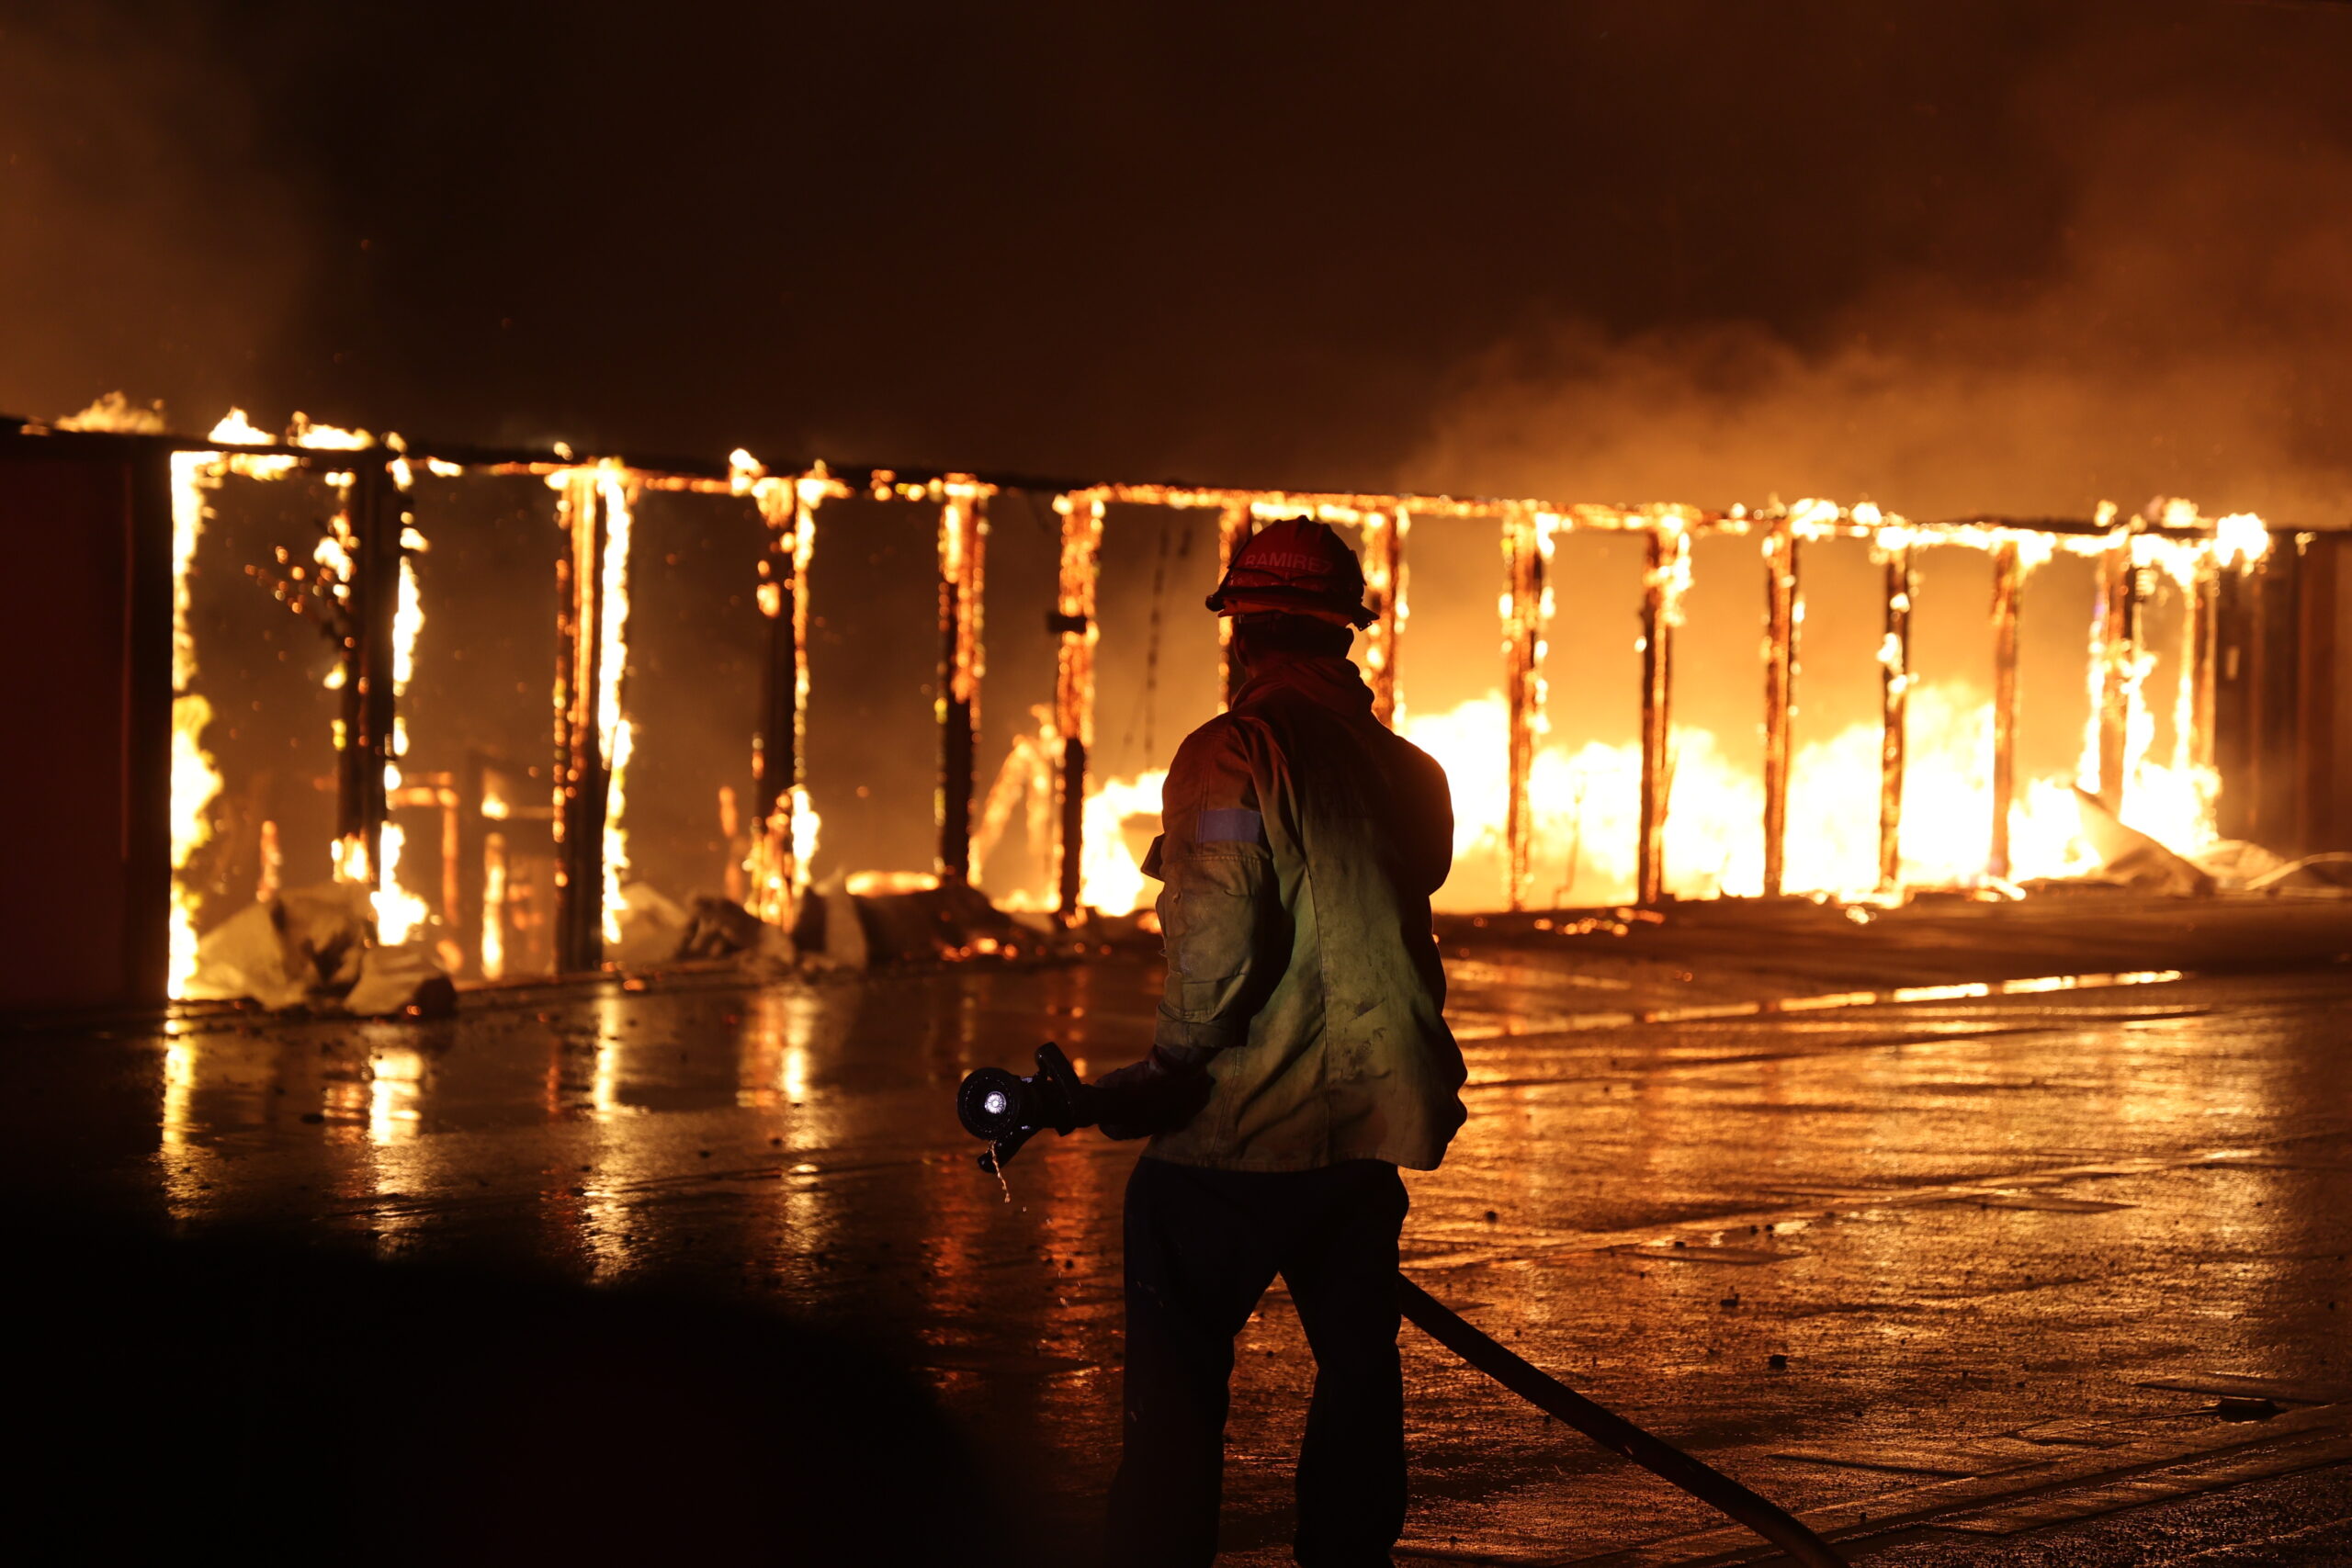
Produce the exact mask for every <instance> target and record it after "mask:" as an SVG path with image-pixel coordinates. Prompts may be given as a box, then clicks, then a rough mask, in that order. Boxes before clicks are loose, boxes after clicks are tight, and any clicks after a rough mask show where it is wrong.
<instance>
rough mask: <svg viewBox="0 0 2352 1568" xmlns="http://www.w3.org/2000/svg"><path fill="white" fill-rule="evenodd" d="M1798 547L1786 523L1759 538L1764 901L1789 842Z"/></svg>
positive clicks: (1777, 885)
mask: <svg viewBox="0 0 2352 1568" xmlns="http://www.w3.org/2000/svg"><path fill="white" fill-rule="evenodd" d="M1797 546H1798V541H1797V538H1796V536H1795V535H1794V534H1793V533H1792V532H1791V531H1790V528H1789V523H1788V520H1787V519H1786V518H1781V519H1778V520H1776V521H1775V522H1774V523H1773V524H1772V525H1771V527H1770V531H1769V532H1768V533H1766V535H1765V536H1764V897H1767V898H1774V897H1779V896H1780V892H1781V880H1782V877H1783V875H1784V874H1785V872H1786V870H1787V863H1788V848H1789V845H1788V839H1789V716H1790V712H1791V710H1792V708H1793V707H1794V705H1795V701H1796V673H1797Z"/></svg>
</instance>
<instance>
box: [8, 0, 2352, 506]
mask: <svg viewBox="0 0 2352 1568" xmlns="http://www.w3.org/2000/svg"><path fill="white" fill-rule="evenodd" d="M0 17H6V18H7V19H6V21H5V22H0V155H4V156H5V164H0V289H5V291H6V298H7V299H8V300H9V302H10V303H9V307H8V309H7V310H6V313H5V314H4V315H0V411H6V412H15V413H19V414H24V415H28V416H34V417H42V418H46V417H53V416H56V415H59V414H62V413H66V412H71V411H73V410H74V409H75V408H78V407H80V406H81V405H83V404H84V403H86V402H88V401H89V400H91V399H93V398H94V397H96V396H97V395H98V394H100V393H103V392H106V391H108V390H112V389H121V390H123V391H125V392H127V393H129V394H130V396H132V397H133V398H135V399H137V400H141V401H146V400H153V399H162V400H164V401H165V403H166V404H167V406H168V409H169V412H170V415H171V420H172V423H173V424H174V425H175V427H178V428H184V429H202V428H205V427H207V426H209V423H211V421H212V420H213V419H214V418H215V417H217V416H218V414H219V412H220V411H221V410H223V409H224V408H225V407H226V406H227V405H228V404H229V403H231V402H232V401H234V402H238V403H242V404H243V405H244V406H246V407H247V408H248V409H249V410H251V411H252V412H253V413H254V417H255V418H256V419H257V420H259V421H260V422H261V423H264V424H266V425H273V426H274V425H278V424H282V423H283V422H284V421H285V419H286V418H287V416H288V414H290V412H292V411H294V410H295V409H297V408H300V409H303V410H306V411H307V412H310V413H311V415H312V416H313V417H315V418H319V419H323V420H328V421H331V422H334V423H359V424H365V425H368V426H369V427H371V428H376V429H382V428H384V427H386V426H388V425H389V426H391V427H395V428H399V429H401V430H404V431H408V432H410V433H412V434H424V435H440V436H443V437H445V438H448V439H456V440H471V441H534V442H537V441H546V440H550V439H554V438H558V437H561V438H565V439H568V440H570V441H571V443H573V445H574V446H579V447H581V448H582V449H583V450H587V449H594V448H598V447H613V446H622V447H628V448H631V449H635V450H640V451H654V452H680V453H692V454H696V455H708V456H712V457H716V456H718V455H721V454H723V453H724V452H726V451H727V450H728V449H729V447H731V446H736V445H737V444H739V443H740V444H742V445H746V446H751V447H752V449H753V450H754V451H756V452H758V453H760V454H761V455H763V457H769V458H770V459H771V460H772V461H777V462H782V461H787V460H791V459H794V458H798V457H809V456H820V455H821V456H826V457H832V458H833V459H835V460H836V461H842V462H851V463H858V462H894V463H900V464H907V465H954V466H964V467H975V468H984V469H1000V470H1001V469H1014V470H1020V471H1026V472H1036V473H1042V474H1047V475H1063V476H1071V477H1079V478H1094V477H1114V478H1122V479H1145V478H1159V477H1172V476H1183V477H1188V478H1195V479H1204V480H1212V481H1225V482H1247V483H1288V484H1297V485H1317V486H1333V487H1362V488H1380V487H1386V486H1390V485H1410V486H1414V487H1417V488H1441V487H1443V488H1453V489H1458V490H1463V491H1483V492H1487V493H1497V492H1501V493H1533V494H1540V495H1544V496H1546V497H1549V498H1552V499H1555V500H1580V499H1591V500H1630V499H1652V498H1657V499H1686V500H1691V501H1697V502H1713V503H1720V502H1727V501H1730V500H1733V499H1747V500H1750V501H1760V500H1762V499H1764V498H1765V496H1766V494H1767V493H1770V492H1776V491H1777V492H1780V493H1782V494H1783V495H1786V496H1790V497H1793V496H1794V495H1797V494H1804V493H1825V492H1826V493H1830V494H1834V495H1837V496H1838V497H1840V498H1841V499H1846V500H1852V499H1855V498H1857V497H1858V496H1860V495H1870V496H1872V497H1875V498H1877V499H1880V500H1882V501H1883V502H1885V503H1886V504H1888V505H1890V506H1894V507H1897V508H1901V509H1904V510H1906V511H1909V512H1911V513H1915V514H1924V515H1948V514H1954V513H1962V512H1972V511H1980V510H1982V511H1995V510H2003V509H2006V510H2009V511H2012V512H2071V513H2086V512H2087V511H2088V510H2089V507H2090V505H2091V504H2092V503H2093V502H2095V501H2096V500H2098V499H2099V498H2100V497H2101V496H2106V497H2109V498H2111V499H2116V500H2118V501H2120V502H2123V503H2124V504H2125V505H2126V506H2127V507H2130V506H2136V505H2138V504H2140V503H2141V502H2143V501H2145V500H2146V499H2147V497H2149V496H2150V495H2152V494H2155V493H2160V492H2171V493H2186V494H2189V495H2192V496H2195V497H2197V498H2198V499H2199V500H2201V501H2203V502H2205V503H2206V504H2207V506H2208V508H2209V510H2213V511H2219V510H2224V509H2229V508H2233V507H2239V506H2256V507H2261V508H2264V509H2267V510H2268V511H2269V512H2271V513H2273V514H2274V515H2282V516H2286V517H2290V518H2291V519H2293V520H2298V521H2305V522H2328V523H2340V522H2343V521H2346V520H2347V518H2348V517H2352V434H2347V429H2352V420H2347V417H2346V409H2347V406H2348V402H2352V400H2348V397H2347V395H2352V92H2347V91H2346V82H2347V81H2352V6H2338V5H2330V4H2311V5H2258V4H2232V3H2227V0H2197V3H2187V0H2165V3H2156V0H2111V3H2088V0H2085V3H2074V0H2068V3H2062V4H2053V3H2051V0H2017V3H1987V0H1963V3H1955V4H1944V5H1937V6H1925V5H1912V4H1895V3H1893V0H1879V3H1876V4H1865V3H1859V0H1842V3H1841V0H1814V3H1792V4H1781V5H1773V6H1738V5H1732V4H1727V3H1696V0H1689V3H1686V0H1625V3H1620V4H1598V3H1565V4H1551V5H1533V6H1518V5H1495V6H1393V7H1374V6H1313V7H1301V6H1264V5H1259V6H1201V5H1198V4H1193V5H1186V6H1117V5H1103V4H1100V3H1099V0H1098V3H1096V4H1089V5H1067V6H1053V5H1022V6H945V5H939V6H889V5H866V6H790V5H784V6H777V5H767V6H649V5H638V6H615V5H610V4H605V3H604V0H581V3H579V4H576V5H573V6H568V7H548V6H528V7H526V6H513V5H497V4H475V5H465V6H442V5H435V4H419V3H415V0H410V3H405V4H401V5H390V4H342V5H336V6H317V5H295V4H291V3H254V4H246V5H209V6H207V5H174V4H168V3H150V4H143V5H138V6H130V5H109V4H83V5H77V6H72V7H57V6H26V5H20V4H16V3H15V0H6V4H0Z"/></svg>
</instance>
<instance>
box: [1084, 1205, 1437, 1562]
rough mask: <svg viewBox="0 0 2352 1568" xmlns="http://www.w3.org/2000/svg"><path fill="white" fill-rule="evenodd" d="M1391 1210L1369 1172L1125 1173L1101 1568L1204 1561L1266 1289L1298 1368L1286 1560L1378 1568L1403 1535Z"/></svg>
mask: <svg viewBox="0 0 2352 1568" xmlns="http://www.w3.org/2000/svg"><path fill="white" fill-rule="evenodd" d="M1405 1208H1406V1198H1405V1183H1404V1182H1403V1181H1402V1180H1401V1179H1399V1178H1398V1177H1397V1168H1396V1167H1395V1166H1393V1165H1389V1164H1387V1163H1385V1162H1384V1161H1380V1160H1351V1161H1349V1162H1348V1163H1347V1164H1344V1165H1336V1166H1330V1167H1328V1168H1324V1169H1321V1170H1302V1171H1283V1172H1266V1171H1242V1170H1206V1169H1203V1168H1200V1167H1197V1166H1186V1165H1175V1164H1172V1163H1170V1162H1169V1161H1166V1160H1157V1159H1141V1160H1137V1161H1136V1168H1135V1174H1134V1175H1133V1176H1132V1177H1130V1178H1129V1179H1128V1180H1127V1209H1126V1248H1127V1376H1126V1423H1125V1450H1124V1452H1123V1453H1122V1454H1121V1456H1120V1459H1119V1473H1118V1478H1117V1479H1116V1480H1115V1481H1114V1482H1113V1483H1111V1517H1110V1529H1109V1539H1108V1551H1107V1554H1106V1557H1105V1562H1106V1563H1107V1564H1108V1565H1109V1568H1162V1565H1165V1568H1206V1565H1207V1564H1208V1563H1209V1562H1212V1561H1214V1560H1215V1558H1216V1527H1217V1511H1218V1506H1219V1503H1220V1500H1221V1494H1222V1490H1223V1472H1224V1468H1225V1417H1226V1408H1227V1380H1228V1379H1229V1378H1230V1377H1231V1375H1232V1372H1233V1337H1234V1336H1235V1335H1236V1334H1238V1333H1239V1332H1240V1331H1241V1327H1242V1325H1244V1324H1246V1323H1247V1322H1249V1320H1250V1313H1251V1311H1253V1310H1254V1309H1255V1308H1256V1306H1257V1304H1258V1298H1259V1297H1260V1296H1261V1295H1262V1294H1263V1293H1264V1292H1265V1289H1266V1287H1267V1286H1268V1285H1270V1284H1272V1282H1273V1278H1274V1276H1275V1275H1276V1274H1277V1273H1279V1274H1281V1275H1282V1277H1283V1280H1285V1281H1286V1282H1287V1283H1288V1284H1289V1286H1290V1295H1291V1300H1292V1302H1293V1303H1295V1304H1296V1306H1297V1308H1298V1317H1299V1322H1300V1323H1301V1325H1304V1326H1305V1328H1306V1341H1307V1344H1308V1345H1309V1346H1310V1347H1311V1348H1313V1350H1314V1352H1315V1399H1314V1403H1313V1404H1311V1405H1310V1406H1309V1407H1308V1411H1307V1417H1306V1442H1305V1444H1304V1445H1303V1447H1302V1448H1301V1450H1300V1451H1299V1456H1298V1536H1297V1542H1296V1557H1297V1560H1298V1562H1301V1563H1302V1564H1305V1565H1306V1568H1361V1565H1363V1564H1378V1565H1380V1568H1386V1565H1387V1563H1388V1562H1389V1556H1388V1549H1389V1548H1390V1547H1391V1546H1393V1545H1395V1544H1396V1541H1397V1533H1398V1532H1399V1531H1400V1530H1402V1529H1404V1526H1405V1395H1404V1383H1403V1380H1402V1377H1401V1374H1400V1373H1399V1371H1398V1369H1397V1233H1398V1232H1399V1231H1400V1230H1402V1229H1403V1227H1404V1224H1405Z"/></svg>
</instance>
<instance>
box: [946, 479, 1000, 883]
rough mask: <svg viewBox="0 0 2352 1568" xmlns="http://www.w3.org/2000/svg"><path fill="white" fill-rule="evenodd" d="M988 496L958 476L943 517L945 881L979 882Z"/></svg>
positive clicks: (949, 485)
mask: <svg viewBox="0 0 2352 1568" xmlns="http://www.w3.org/2000/svg"><path fill="white" fill-rule="evenodd" d="M988 532H989V525H988V496H987V494H986V493H985V492H984V491H982V490H981V488H980V486H979V485H978V482H977V481H974V480H971V479H967V478H965V477H963V476H951V477H950V478H949V479H947V480H946V481H945V498H944V501H943V502H941V505H940V511H939V682H938V691H939V697H938V701H937V703H936V704H935V707H936V710H937V713H938V716H939V804H938V810H937V820H938V825H939V855H938V862H939V864H938V869H939V875H940V878H941V880H943V881H946V882H969V881H971V880H972V873H973V870H974V867H973V865H972V779H973V763H974V753H975V751H976V750H977V748H978V739H979V734H978V730H979V718H980V679H981V676H982V675H983V673H984V672H985V667H984V663H983V654H982V645H981V640H980V638H981V621H980V611H981V602H982V599H983V596H984V588H983V583H984V581H985V572H984V570H983V569H984V556H985V553H986V551H987V547H988Z"/></svg>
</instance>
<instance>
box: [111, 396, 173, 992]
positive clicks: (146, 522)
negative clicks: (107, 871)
mask: <svg viewBox="0 0 2352 1568" xmlns="http://www.w3.org/2000/svg"><path fill="white" fill-rule="evenodd" d="M127 481H128V483H127V489H128V494H127V497H126V501H127V504H126V506H125V509H124V516H123V548H122V558H123V563H124V567H125V570H126V576H127V580H126V582H125V584H124V598H123V660H124V671H123V675H124V679H123V714H122V723H123V755H122V761H123V817H122V842H121V853H122V862H121V874H122V877H123V892H122V910H123V934H122V940H123V954H122V958H123V976H124V982H125V983H124V989H123V996H124V999H125V1000H127V1001H129V1002H130V1004H131V1005H133V1006H136V1007H161V1006H162V1005H163V1004H164V1000H165V998H167V997H168V996H169V995H170V991H171V971H172V698H173V690H172V632H173V615H172V598H173V593H172V455H171V453H170V452H169V451H168V450H167V449H165V448H164V446H163V444H162V443H160V442H142V443H141V444H140V446H139V449H138V452H137V454H136V456H134V457H132V458H131V460H130V469H129V473H128V475H127Z"/></svg>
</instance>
